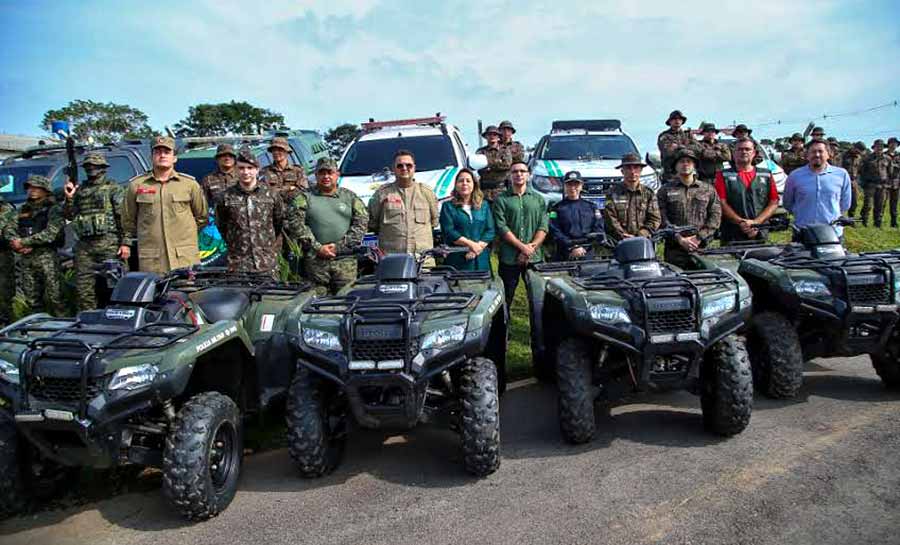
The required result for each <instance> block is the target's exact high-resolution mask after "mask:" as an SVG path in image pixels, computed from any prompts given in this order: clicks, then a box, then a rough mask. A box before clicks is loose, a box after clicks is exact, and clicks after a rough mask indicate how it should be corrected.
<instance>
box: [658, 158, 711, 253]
mask: <svg viewBox="0 0 900 545" xmlns="http://www.w3.org/2000/svg"><path fill="white" fill-rule="evenodd" d="M674 160H675V169H676V170H677V172H678V178H677V179H676V180H674V181H671V182H668V183H666V184H664V185H663V186H662V187H661V188H659V192H658V193H657V195H656V197H657V199H659V213H660V216H662V225H663V226H664V227H665V226H669V225H673V226H683V225H691V226H694V227H696V228H697V234H696V235H692V236H689V237H683V236H681V235H678V236H676V237H675V238H674V239H670V240H667V241H666V247H665V259H666V261H668V262H669V263H672V264H674V265H676V266H678V267H681V268H691V266H692V264H693V259H692V258H691V255H690V254H691V253H693V252H695V251H697V250H698V249H700V248H702V247H703V246H705V245H706V242H707V241H708V240H709V239H710V238H711V237H712V235H713V233H715V232H716V229H718V228H719V224H720V222H721V221H722V206H721V204H720V203H719V197H718V195H717V194H716V190H715V189H714V188H713V186H711V185H710V184H708V183H706V182H701V181H700V180H698V179H697V177H696V175H695V174H694V165H695V164H696V162H697V155H696V154H695V153H694V151H693V150H690V149H685V148H682V149H680V150H678V151H677V152H676V154H675V157H674Z"/></svg>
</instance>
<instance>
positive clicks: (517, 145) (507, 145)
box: [499, 121, 525, 161]
mask: <svg viewBox="0 0 900 545" xmlns="http://www.w3.org/2000/svg"><path fill="white" fill-rule="evenodd" d="M499 128H500V131H501V136H500V149H503V150H505V151H506V152H507V153H509V156H510V160H511V161H524V160H525V146H523V145H522V143H521V142H519V141H517V140H512V139H510V141H509V142H504V141H503V136H502V131H503V129H512V132H513V134H515V133H516V128H515V127H513V124H512V123H511V122H509V121H501V122H500V127H499Z"/></svg>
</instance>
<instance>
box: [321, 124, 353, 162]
mask: <svg viewBox="0 0 900 545" xmlns="http://www.w3.org/2000/svg"><path fill="white" fill-rule="evenodd" d="M360 132H361V129H360V128H359V127H358V126H357V125H354V124H353V123H343V124H341V125H338V126H337V127H335V128H333V129H330V130H329V131H328V132H327V133H325V143H327V144H328V148H329V154H330V155H331V156H332V157H334V158H335V159H338V158H340V156H341V153H343V152H344V148H346V147H347V146H349V145H350V142H353V139H354V138H356V137H357V136H359V133H360Z"/></svg>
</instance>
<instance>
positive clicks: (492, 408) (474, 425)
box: [459, 358, 500, 477]
mask: <svg viewBox="0 0 900 545" xmlns="http://www.w3.org/2000/svg"><path fill="white" fill-rule="evenodd" d="M459 389H460V398H461V399H460V405H461V409H462V410H461V411H460V432H461V434H462V450H463V465H464V466H465V468H466V471H468V472H469V473H471V474H472V475H475V476H476V477H485V476H487V475H490V474H491V473H493V472H495V471H497V468H499V467H500V399H499V386H498V384H497V367H496V366H495V365H494V363H493V362H492V361H491V360H489V359H487V358H472V359H470V360H468V361H467V362H466V363H465V364H463V368H462V373H461V374H460V380H459Z"/></svg>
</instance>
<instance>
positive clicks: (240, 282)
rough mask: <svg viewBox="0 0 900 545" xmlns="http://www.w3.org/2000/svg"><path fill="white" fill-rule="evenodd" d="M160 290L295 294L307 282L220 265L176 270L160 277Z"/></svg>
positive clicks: (305, 288) (306, 284)
mask: <svg viewBox="0 0 900 545" xmlns="http://www.w3.org/2000/svg"><path fill="white" fill-rule="evenodd" d="M161 282H162V283H166V282H168V283H167V284H166V287H165V289H164V290H162V291H163V292H165V291H169V290H178V291H183V292H186V293H193V292H196V291H201V290H205V289H209V288H245V289H247V290H248V291H250V292H252V293H254V294H259V295H295V294H298V293H302V292H304V291H308V290H309V289H310V288H311V287H312V285H311V284H310V283H309V282H282V281H279V280H275V279H274V278H273V277H272V275H270V274H267V273H248V272H232V271H228V269H225V268H224V267H215V268H204V269H200V270H187V271H178V272H177V273H176V274H171V275H169V276H167V277H165V278H163V279H162V280H161Z"/></svg>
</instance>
